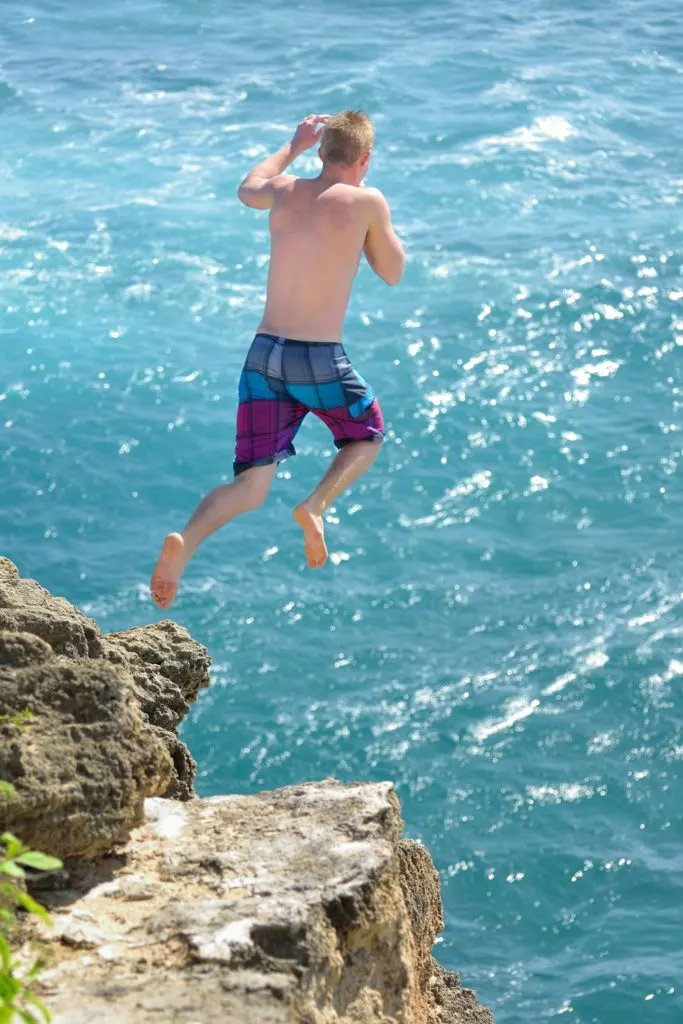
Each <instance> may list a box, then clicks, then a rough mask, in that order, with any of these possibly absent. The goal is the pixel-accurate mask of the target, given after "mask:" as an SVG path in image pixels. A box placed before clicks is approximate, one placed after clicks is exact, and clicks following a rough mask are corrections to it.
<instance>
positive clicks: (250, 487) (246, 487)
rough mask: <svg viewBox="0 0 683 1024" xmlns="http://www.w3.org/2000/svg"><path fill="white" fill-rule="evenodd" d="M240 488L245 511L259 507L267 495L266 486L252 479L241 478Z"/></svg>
mask: <svg viewBox="0 0 683 1024" xmlns="http://www.w3.org/2000/svg"><path fill="white" fill-rule="evenodd" d="M242 488H243V493H244V499H243V500H244V505H245V508H246V509H247V511H249V512H252V511H253V510H254V509H256V508H259V507H260V506H261V505H262V504H263V502H264V501H265V500H266V498H267V497H268V488H267V487H264V486H263V485H261V484H258V483H254V482H253V481H252V480H247V479H245V480H243V481H242Z"/></svg>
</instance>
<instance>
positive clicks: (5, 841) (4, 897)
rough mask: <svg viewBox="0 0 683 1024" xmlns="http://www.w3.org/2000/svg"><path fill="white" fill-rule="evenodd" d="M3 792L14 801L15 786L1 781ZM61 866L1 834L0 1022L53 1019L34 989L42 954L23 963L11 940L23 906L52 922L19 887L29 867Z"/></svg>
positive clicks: (47, 868) (37, 1023)
mask: <svg viewBox="0 0 683 1024" xmlns="http://www.w3.org/2000/svg"><path fill="white" fill-rule="evenodd" d="M0 795H2V796H3V797H4V798H5V799H6V800H11V799H12V797H13V795H14V789H13V787H12V786H11V785H10V784H9V783H7V782H0ZM61 867H62V862H61V860H57V858H56V857H48V856H47V855H46V854H44V853H39V852H38V850H30V849H29V848H28V847H26V846H24V844H23V843H22V842H21V840H19V839H17V837H16V836H14V835H12V833H11V832H5V833H4V834H3V835H0V878H4V879H6V881H0V1024H13V1022H14V1021H17V1020H20V1021H23V1022H24V1024H41V1021H42V1022H43V1024H49V1022H50V1021H51V1019H52V1018H51V1016H50V1011H49V1010H48V1009H47V1007H46V1006H45V1005H44V1004H43V1002H42V1001H41V1000H40V999H39V998H38V996H37V995H36V994H35V992H34V991H33V983H34V982H35V979H36V977H37V976H38V974H39V972H40V969H41V967H42V966H43V962H42V960H41V958H40V956H38V957H36V959H35V960H34V962H33V963H32V964H29V965H24V964H22V963H21V962H20V961H18V960H17V959H16V957H15V956H14V954H13V953H12V948H11V946H10V941H11V938H12V935H13V933H14V931H15V929H16V927H17V916H16V911H17V910H18V908H20V907H21V908H23V909H24V910H25V911H28V913H29V914H35V915H36V916H37V917H39V918H40V919H41V920H42V921H44V922H45V923H46V924H49V923H50V917H49V915H48V913H47V911H46V909H45V907H43V906H41V904H40V903H38V902H37V901H36V900H34V899H33V897H32V896H29V894H28V893H27V892H25V891H24V889H23V888H21V887H20V886H21V883H22V882H23V881H24V880H25V878H26V868H32V869H33V870H36V871H53V870H55V869H56V868H61ZM17 883H19V885H18V884H17ZM36 1013H38V1014H40V1016H39V1017H38V1016H36Z"/></svg>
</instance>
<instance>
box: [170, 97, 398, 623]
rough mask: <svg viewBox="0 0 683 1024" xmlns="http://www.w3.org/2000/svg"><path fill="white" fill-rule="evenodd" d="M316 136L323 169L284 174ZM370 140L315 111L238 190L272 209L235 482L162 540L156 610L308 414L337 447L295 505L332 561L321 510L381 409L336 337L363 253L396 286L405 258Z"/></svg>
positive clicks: (307, 544) (366, 457)
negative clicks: (369, 184) (370, 182)
mask: <svg viewBox="0 0 683 1024" xmlns="http://www.w3.org/2000/svg"><path fill="white" fill-rule="evenodd" d="M316 142H320V149H319V154H320V159H321V160H322V164H323V167H322V171H321V173H320V175H319V176H318V177H317V178H313V179H303V178H296V177H294V176H293V175H291V174H286V173H285V171H286V168H287V167H289V165H290V164H291V163H292V161H293V160H295V159H296V157H297V156H299V154H300V153H303V152H304V150H306V149H310V148H311V147H312V146H314V145H315V144H316ZM373 143H374V130H373V126H372V122H371V120H370V118H369V117H368V116H367V115H366V114H363V113H360V112H359V111H352V110H349V111H344V112H343V113H341V114H337V115H336V117H328V116H326V115H311V116H310V117H306V118H304V120H303V121H302V122H301V124H300V125H299V126H298V128H297V129H296V132H295V133H294V136H293V138H292V140H291V142H288V143H287V145H285V146H283V147H282V149H280V150H278V152H277V153H275V154H273V155H272V156H269V157H268V158H267V159H265V160H263V161H262V162H261V163H260V164H258V165H257V166H256V167H254V169H253V170H252V171H250V172H249V174H247V176H246V178H245V179H244V181H243V182H242V184H241V185H240V187H239V191H238V196H239V198H240V200H241V201H242V202H243V203H244V204H245V206H251V207H253V208H254V209H256V210H270V237H271V258H270V270H269V274H268V293H267V299H266V307H265V311H264V314H263V319H262V321H261V324H260V327H259V329H258V332H257V334H256V337H255V338H254V341H253V343H252V345H251V348H250V350H249V352H248V354H247V359H246V363H245V366H244V370H243V371H242V376H241V379H240V386H239V407H238V411H237V443H236V454H235V464H234V471H235V479H234V480H233V481H232V482H231V483H229V484H225V485H224V486H222V487H216V489H215V490H213V491H211V493H210V494H208V495H207V496H206V497H205V498H204V500H203V501H202V502H201V503H200V504H199V506H198V507H197V509H196V511H195V512H194V514H193V516H192V518H191V519H190V521H189V522H188V524H187V526H186V527H185V529H184V530H183V532H182V533H169V535H168V537H166V539H165V541H164V543H163V546H162V549H161V555H160V556H159V561H158V562H157V564H156V568H155V569H154V573H153V575H152V581H151V586H150V590H151V593H152V597H153V599H154V601H155V603H156V604H157V605H158V606H159V607H160V608H168V607H170V605H171V603H172V601H173V599H174V598H175V595H176V592H177V590H178V584H179V582H180V577H181V576H182V573H183V571H184V569H185V566H186V565H187V564H188V562H189V561H190V559H191V558H192V557H193V555H194V554H195V552H196V550H197V548H198V547H199V545H200V544H201V543H202V541H203V540H206V538H207V537H209V536H210V535H211V534H212V533H215V531H216V530H219V529H220V528H221V526H225V524H226V523H228V522H230V520H231V519H234V518H235V517H236V516H239V515H242V513H244V512H249V511H250V510H251V509H255V508H258V506H259V505H261V503H262V502H263V501H264V500H265V498H266V496H267V494H268V491H269V490H270V486H271V483H272V482H273V477H274V476H275V471H276V468H277V465H278V463H280V462H282V460H283V459H286V458H288V456H290V455H294V454H295V448H294V444H293V442H294V437H295V435H296V432H297V430H298V429H299V427H300V426H301V423H302V422H303V419H304V417H305V416H306V415H307V413H309V412H312V413H314V414H315V415H316V416H318V417H319V418H320V419H321V420H322V421H323V423H326V424H327V426H328V427H329V429H330V430H331V432H332V436H333V437H334V443H335V445H336V447H337V448H338V449H339V452H338V454H337V456H336V458H335V459H334V461H333V463H332V465H331V466H330V468H329V469H328V471H327V473H326V474H325V476H324V477H323V479H322V480H321V482H320V483H319V484H318V486H317V487H316V488H315V490H314V491H313V493H312V494H311V495H310V497H308V498H307V499H306V500H305V501H304V502H302V504H301V505H299V506H298V508H297V509H295V511H294V518H295V519H296V521H297V522H298V524H299V526H300V527H301V529H302V530H303V534H304V549H305V553H306V560H307V562H308V565H309V566H310V567H311V568H312V569H318V568H320V567H321V566H322V565H324V564H325V562H326V561H327V547H326V545H325V535H324V528H323V513H324V512H325V509H326V508H328V506H329V505H330V504H331V503H332V502H333V501H334V500H335V498H337V497H338V496H339V495H340V494H341V493H342V491H345V490H346V489H347V488H348V487H349V486H350V485H351V484H352V483H353V482H354V481H355V480H357V479H358V477H359V476H361V474H363V473H365V472H366V470H368V469H369V468H370V466H371V465H372V463H373V462H374V461H375V458H376V456H377V453H378V451H379V445H380V443H381V442H382V440H383V439H384V424H383V420H382V413H381V410H380V407H379V403H378V402H377V399H376V398H375V393H374V391H373V390H372V388H371V387H370V386H369V385H368V384H366V382H365V381H364V380H363V378H362V377H360V376H359V375H358V374H357V373H356V372H355V371H354V369H353V367H352V366H351V363H350V362H349V359H348V356H347V355H346V352H345V351H344V347H343V345H342V343H341V338H342V328H343V324H344V317H345V315H346V308H347V306H348V302H349V297H350V294H351V286H352V284H353V279H354V277H355V275H356V271H357V269H358V264H359V261H360V257H361V253H363V252H364V253H365V256H366V258H367V261H368V263H369V264H370V266H371V267H372V269H373V270H374V271H375V273H376V274H378V275H379V277H381V278H382V279H383V280H384V281H386V283H387V284H391V285H394V284H398V282H399V281H400V279H401V276H402V274H403V266H404V262H405V255H404V252H403V247H402V246H401V243H400V241H399V239H398V238H397V236H396V234H395V233H394V230H393V228H392V225H391V217H390V213H389V206H388V205H387V202H386V200H385V198H384V196H383V195H382V193H381V192H380V191H378V189H374V188H364V187H361V186H362V183H363V179H364V178H365V175H366V174H367V170H368V165H369V162H370V154H371V151H372V147H373Z"/></svg>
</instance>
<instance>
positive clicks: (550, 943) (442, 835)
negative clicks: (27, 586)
mask: <svg viewBox="0 0 683 1024" xmlns="http://www.w3.org/2000/svg"><path fill="white" fill-rule="evenodd" d="M678 22H679V19H678V18H677V12H676V9H675V8H674V7H671V5H668V4H666V5H665V4H664V3H663V0H654V2H653V3H651V4H648V5H645V4H643V3H636V2H635V0H615V2H614V3H612V4H610V5H604V4H597V3H590V2H588V0H575V2H573V3H571V4H570V3H569V2H568V0H561V2H559V3H554V4H551V3H550V2H549V0H546V2H545V3H541V2H540V0H521V2H519V3H514V4H513V3H512V2H511V0H507V2H506V0H492V2H491V3H488V4H486V5H476V4H475V3H474V2H473V0H466V2H465V3H463V4H457V5H456V4H455V3H454V2H453V0H448V2H446V3H442V4H438V5H437V4H429V5H423V4H416V3H415V2H408V0H397V2H396V3H393V4H388V3H380V2H378V0H374V2H370V3H364V4H362V5H361V4H359V3H356V2H353V0H352V2H350V3H348V2H347V3H341V2H340V0H334V2H328V3H320V2H318V3H310V4H306V5H299V6H297V7H295V6H293V5H290V4H284V3H282V2H280V3H277V4H272V3H268V4H266V5H264V6H260V5H256V4H246V3H244V2H243V0H238V2H233V3H231V4H230V5H228V4H225V3H219V2H218V0H195V2H194V3H192V4H190V3H185V2H183V0H136V2H133V0H118V2H116V3H114V0H100V2H99V3H98V4H90V5H82V4H77V3H76V2H75V0H51V2H48V0H43V2H38V0H36V2H15V0H3V4H2V12H1V14H0V28H1V30H2V42H1V43H0V63H1V72H0V115H1V120H0V135H1V143H2V144H1V145H0V165H1V166H0V284H1V290H0V299H1V304H0V309H2V311H3V314H2V336H1V338H0V350H1V352H2V363H1V364H0V439H1V443H0V460H1V461H0V474H1V475H0V482H1V484H2V487H1V490H0V495H1V498H0V502H1V504H0V548H1V549H2V550H3V551H6V552H7V553H8V554H10V555H11V556H12V557H13V558H14V559H15V560H16V561H17V562H18V564H19V565H20V567H21V570H22V571H23V572H24V573H25V574H26V575H34V576H36V577H38V578H39V579H40V581H41V582H42V583H43V584H45V585H46V586H48V587H49V588H51V589H52V590H54V591H57V592H60V593H64V594H66V595H67V596H68V597H69V598H70V599H71V600H73V601H75V602H78V603H79V604H81V605H82V606H83V607H84V608H85V609H86V610H87V611H88V612H89V613H90V614H92V615H94V616H96V617H97V618H98V619H99V621H100V622H101V624H102V626H103V627H104V628H106V629H118V628H124V627H126V626H128V625H131V624H134V623H142V622H148V621H150V620H154V619H155V618H156V617H157V615H156V612H155V609H154V607H153V606H152V605H151V603H150V601H149V598H148V594H147V590H146V582H147V578H148V575H149V572H150V570H151V568H152V565H153V561H154V559H155V557H156V553H157V548H158V544H159V542H160V539H161V537H162V536H163V534H164V532H165V531H167V530H168V529H172V528H177V527H178V526H179V525H181V524H182V523H183V521H184V519H185V517H186V516H187V515H188V513H189V512H190V511H191V509H192V507H193V505H194V503H195V502H196V500H197V499H198V498H199V497H200V495H202V494H203V493H204V492H205V491H206V490H207V489H208V488H209V487H211V486H213V485H214V484H216V483H218V482H220V481H221V480H226V479H229V476H230V467H231V462H232V454H233V452H232V444H233V417H234V412H235V394H236V390H235V389H236V380H237V375H238V372H239V369H240V367H241V363H242V360H243V356H244V352H245V349H246V346H247V345H248V343H249V341H250V339H251V335H252V333H253V330H254V328H255V326H256V324H257V322H258V319H259V315H260V310H261V306H262V301H263V289H264V283H265V273H266V267H265V264H266V258H267V233H266V222H265V220H264V219H263V216H262V215H258V214H256V213H254V212H252V211H248V210H245V209H243V208H241V207H240V206H239V205H238V204H237V202H236V199H235V187H236V184H237V182H238V180H239V178H240V176H241V175H242V174H243V173H244V172H245V171H246V169H247V168H248V167H249V165H250V164H251V163H252V162H254V161H255V160H256V158H257V157H259V156H260V155H261V154H263V153H265V152H266V151H267V150H268V149H272V148H275V147H277V146H279V145H280V144H281V143H282V142H283V141H284V140H285V139H286V138H287V133H288V131H289V130H290V128H291V127H292V126H293V124H294V123H295V121H296V120H297V119H298V118H299V117H300V116H302V115H304V114H307V113H309V112H311V110H314V111H318V110H321V109H322V110H324V111H334V110H336V109H339V108H341V107H344V106H349V105H361V106H363V107H366V108H367V109H368V110H369V111H371V112H372V113H373V114H374V115H375V117H376V122H377V132H378V151H377V155H376V159H375V161H374V165H373V168H372V172H371V181H372V183H373V184H376V185H378V186H380V187H381V188H383V189H384V190H385V191H386V193H387V195H388V197H389V199H390V201H391V203H392V205H393V209H394V216H395V221H396V223H397V225H398V228H399V230H400V232H401V234H402V236H403V238H404V240H405V242H406V245H407V248H408V251H409V254H410V262H409V264H408V267H407V272H406V276H405V280H404V283H403V284H402V285H401V287H400V288H398V289H394V290H389V289H386V288H385V287H384V286H383V285H382V284H381V283H380V282H379V281H378V280H377V279H375V278H374V277H373V276H372V274H371V273H370V272H369V270H368V269H367V268H363V269H362V270H361V272H360V273H359V276H358V280H357V287H356V291H355V295H354V299H353V303H352V306H351V309H350V313H349V317H348V323H347V337H346V344H347V348H348V350H349V352H350V354H351V355H352V357H353V358H354V359H355V361H356V363H357V365H358V367H359V369H360V370H361V372H362V373H363V374H364V375H365V376H366V377H367V378H368V379H369V380H370V381H371V382H372V383H373V384H374V386H375V388H376V390H377V391H378V393H379V395H380V398H381V400H382V404H383V407H384V412H385V417H386V419H387V421H388V427H389V443H388V444H387V446H386V449H385V451H384V453H383V456H382V458H381V460H380V461H379V462H378V464H377V466H376V468H375V469H374V471H373V472H372V474H371V475H370V476H368V477H367V478H366V480H365V481H364V482H363V483H361V484H360V485H359V486H357V487H356V488H355V489H354V490H353V492H352V493H351V494H350V495H349V496H348V497H346V498H344V499H343V500H342V501H340V502H339V504H338V507H337V508H336V510H335V512H334V513H333V514H331V515H330V516H329V519H330V526H329V536H330V541H331V550H332V552H333V556H332V562H333V564H331V565H330V566H329V568H328V569H327V570H326V571H324V572H323V573H320V574H312V573H309V572H307V571H305V569H304V566H303V558H302V552H301V550H300V540H299V537H298V536H297V533H296V529H295V527H294V525H293V523H292V522H291V520H290V514H289V513H290V509H291V507H292V506H293V504H294V503H296V501H297V500H299V498H300V497H301V496H302V495H304V494H305V493H306V491H307V490H308V489H309V488H310V487H311V485H312V482H313V481H314V480H315V479H316V477H317V475H318V474H319V473H320V472H321V470H322V468H323V466H324V465H325V463H326V459H327V457H328V455H329V448H330V446H329V441H328V438H327V437H326V434H325V432H324V429H322V428H321V427H320V425H319V424H316V423H311V424H310V425H306V426H305V427H304V429H303V431H302V433H301V435H300V445H299V448H300V455H299V457H298V458H297V459H296V460H293V461H291V462H289V463H287V464H286V466H285V467H283V469H282V470H281V472H280V479H279V480H278V481H277V486H276V488H275V491H274V493H273V495H272V497H271V499H270V500H269V502H268V504H267V505H266V506H265V507H264V508H263V509H262V510H260V511H259V512H258V513H256V514H254V515H253V516H252V517H251V518H249V519H245V520H242V521H240V522H239V523H237V524H235V525H233V526H232V527H231V528H229V529H228V530H226V531H225V532H224V534H223V535H222V536H219V537H218V538H215V539H214V540H212V541H211V542H209V543H208V544H207V545H206V547H205V549H204V550H203V551H202V552H201V554H200V557H199V558H198V559H197V561H196V563H195V564H194V565H193V566H192V568H191V569H190V571H189V573H188V576H187V582H186V585H185V588H184V590H183V593H182V596H181V598H180V599H179V601H178V603H177V605H176V606H175V609H174V615H175V617H176V618H177V620H178V621H179V622H181V623H183V624H184V625H186V626H187V627H188V628H189V629H190V630H191V631H192V633H193V634H194V635H195V636H196V637H197V638H199V639H201V640H202V641H203V642H205V643H206V644H207V645H208V647H209V648H210V651H211V653H212V655H213V658H214V676H213V686H212V688H211V689H210V690H209V691H206V692H204V693H203V694H202V696H201V699H200V701H199V704H198V706H197V707H196V708H195V711H194V713H193V715H192V718H191V720H190V721H189V722H188V723H187V725H186V727H185V730H184V735H185V738H186V740H187V742H188V743H189V744H190V746H191V748H192V750H193V752H194V754H195V756H196V758H197V760H198V763H199V773H200V774H199V780H198V786H199V789H200V791H201V793H202V794H210V793H217V792H224V791H226V790H233V791H234V790H236V791H254V790H257V789H260V788H263V787H273V786H278V785H281V784H286V783H291V782H298V781H300V780H303V779H316V778H321V777H324V776H326V775H334V776H337V777H339V778H341V779H347V780H349V779H384V778H391V779H394V780H395V781H396V783H397V786H398V790H399V793H400V796H401V800H402V803H403V807H404V812H405V818H406V823H407V829H408V833H409V834H410V835H412V836H419V837H421V838H422V839H423V840H424V841H425V842H426V843H427V844H428V845H429V848H430V850H431V851H432V853H433V855H434V858H435V861H436V863H437V865H438V867H439V869H440V871H441V876H442V881H443V894H444V901H445V908H446V920H447V925H446V931H445V933H444V936H443V942H442V943H441V944H440V946H439V947H438V955H439V957H440V959H441V960H442V961H443V962H444V963H445V964H446V965H448V966H451V967H457V968H458V969H459V970H460V971H461V972H462V975H463V979H464V981H465V982H466V983H468V984H470V985H473V986H475V987H476V988H477V989H478V991H479V995H480V997H481V999H482V1001H483V1002H485V1003H486V1004H487V1005H489V1006H490V1007H491V1008H492V1009H493V1010H494V1011H495V1015H496V1020H497V1022H498V1024H532V1022H536V1021H547V1020H551V1019H554V1018H555V1017H562V1018H563V1019H567V1020H568V1021H573V1022H575V1024H624V1022H627V1021H628V1022H629V1024H630V1022H633V1024H641V1022H642V1024H649V1022H652V1024H655V1022H656V1024H665V1022H666V1024H676V1022H678V1021H680V1020H681V1019H683V997H682V995H681V982H680V979H681V977H682V976H683V953H682V952H681V942H680V934H681V916H680V914H681V911H680V906H681V899H682V898H683V853H682V852H681V839H682V838H683V827H682V816H681V770H680V769H681V759H682V758H683V736H682V734H681V733H682V729H681V726H682V721H683V699H682V698H681V677H682V676H683V655H682V654H681V643H680V638H681V625H680V614H681V609H682V605H681V599H682V596H683V594H682V592H683V586H682V583H681V562H680V554H681V540H680V538H681V518H682V516H683V500H682V496H681V486H680V476H679V465H680V462H681V458H682V453H683V435H682V433H681V426H682V421H683V417H682V415H681V401H682V398H681V387H682V383H681V376H682V375H681V355H682V349H681V346H683V280H682V278H681V257H682V256H683V245H682V243H681V233H680V232H681V215H680V205H679V204H680V196H681V192H682V191H683V173H682V170H681V168H682V167H683V164H682V163H681V152H682V151H683V123H682V122H681V118H680V111H681V108H682V103H683V77H682V76H683V45H682V44H681V42H680V32H679V24H678ZM300 167H301V170H302V172H304V173H305V172H307V171H311V170H313V169H314V161H313V160H312V159H311V158H307V159H302V160H301V161H300ZM565 1014H566V1018H564V1015H565Z"/></svg>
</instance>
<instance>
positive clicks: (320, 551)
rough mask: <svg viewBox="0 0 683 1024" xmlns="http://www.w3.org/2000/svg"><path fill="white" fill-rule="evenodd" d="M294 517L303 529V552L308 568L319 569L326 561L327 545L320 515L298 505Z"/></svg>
mask: <svg viewBox="0 0 683 1024" xmlns="http://www.w3.org/2000/svg"><path fill="white" fill-rule="evenodd" d="M294 518H295V519H296V521H297V523H298V524H299V526H300V527H301V529H302V530H303V531H304V552H305V554H306V561H307V562H308V565H309V568H311V569H321V568H322V567H323V565H324V564H325V562H326V561H327V545H326V544H325V528H324V526H323V520H322V516H317V515H315V514H314V513H313V512H309V510H308V509H307V508H306V507H305V505H299V507H298V508H295V509H294Z"/></svg>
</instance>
